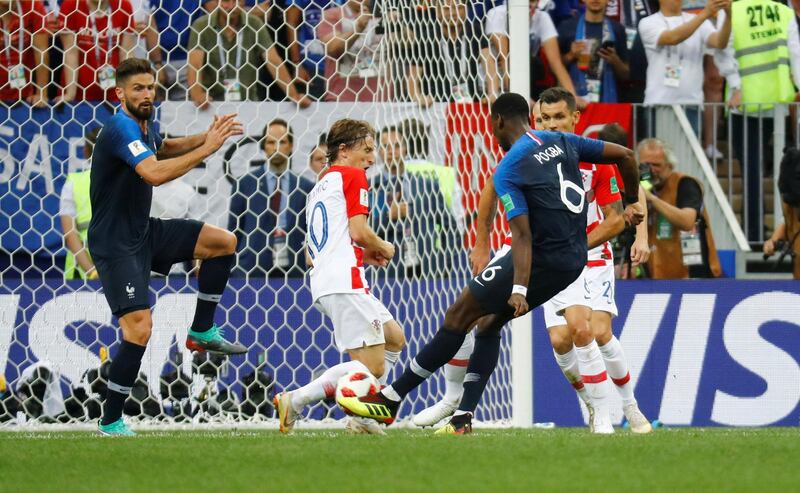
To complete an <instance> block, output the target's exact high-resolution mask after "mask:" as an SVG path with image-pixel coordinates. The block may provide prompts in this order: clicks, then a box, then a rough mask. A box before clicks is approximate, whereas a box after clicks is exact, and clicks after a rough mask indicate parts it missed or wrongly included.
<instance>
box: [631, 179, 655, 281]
mask: <svg viewBox="0 0 800 493" xmlns="http://www.w3.org/2000/svg"><path fill="white" fill-rule="evenodd" d="M639 204H640V205H641V207H642V210H643V211H644V217H643V218H642V222H640V223H639V224H637V225H636V239H635V240H634V241H633V245H631V261H632V262H633V263H634V264H635V265H638V264H643V263H645V262H647V261H648V260H649V259H650V243H649V241H648V237H647V195H646V194H645V193H644V188H641V187H640V188H639Z"/></svg>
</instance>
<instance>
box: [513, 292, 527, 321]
mask: <svg viewBox="0 0 800 493" xmlns="http://www.w3.org/2000/svg"><path fill="white" fill-rule="evenodd" d="M508 304H509V306H511V308H513V309H514V317H521V316H522V315H525V314H526V313H528V310H529V308H528V300H526V299H525V297H524V296H522V295H521V294H519V293H511V297H510V298H508Z"/></svg>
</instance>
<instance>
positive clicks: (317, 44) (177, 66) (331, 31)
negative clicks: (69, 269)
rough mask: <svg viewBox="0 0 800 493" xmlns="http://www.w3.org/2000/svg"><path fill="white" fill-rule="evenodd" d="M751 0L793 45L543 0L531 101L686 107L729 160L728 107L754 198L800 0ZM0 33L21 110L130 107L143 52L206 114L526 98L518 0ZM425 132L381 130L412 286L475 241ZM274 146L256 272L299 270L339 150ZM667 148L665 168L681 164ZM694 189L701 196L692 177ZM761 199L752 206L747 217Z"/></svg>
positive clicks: (184, 4)
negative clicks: (294, 162) (454, 247)
mask: <svg viewBox="0 0 800 493" xmlns="http://www.w3.org/2000/svg"><path fill="white" fill-rule="evenodd" d="M752 1H754V2H757V3H759V4H760V5H762V7H763V8H764V9H765V10H764V12H768V13H767V14H766V17H765V18H764V19H766V20H765V21H764V22H766V23H769V22H773V23H775V22H777V19H783V21H781V22H785V23H786V26H785V27H786V29H785V30H783V31H781V32H783V33H784V34H785V35H784V36H783V37H781V38H780V39H778V40H777V41H774V42H773V41H770V42H769V43H768V44H767V45H764V46H761V45H758V46H749V45H747V42H748V41H747V40H746V39H745V36H741V35H740V36H738V37H737V35H736V33H734V34H732V31H734V28H735V26H736V25H737V24H736V23H737V22H743V21H742V19H743V18H744V17H743V14H742V12H739V13H738V15H739V17H738V18H739V21H737V11H736V6H735V5H732V2H731V0H707V1H706V2H690V3H691V5H689V4H687V3H686V2H681V0H660V2H658V1H655V0H653V1H647V0H645V1H638V0H637V1H634V0H585V1H584V2H578V1H577V0H531V1H530V2H529V10H528V13H529V15H530V36H529V46H530V66H531V96H532V97H533V98H536V97H537V95H538V94H539V93H540V92H541V91H542V90H543V89H545V88H547V87H551V86H553V85H561V86H563V87H564V88H566V89H567V90H569V91H570V92H572V93H573V94H575V95H576V97H577V100H578V102H579V106H580V107H584V106H585V105H587V104H589V103H594V102H603V103H614V102H642V103H644V104H645V105H656V104H674V103H680V104H684V105H686V108H687V116H688V117H689V121H690V123H691V124H692V126H693V127H694V129H695V131H696V132H697V133H698V135H702V139H703V145H704V147H705V150H706V153H707V155H708V157H709V158H712V159H717V158H720V157H722V153H721V152H720V150H719V149H717V147H716V142H715V141H714V139H713V138H712V135H714V131H712V130H711V129H709V128H708V127H709V126H710V125H713V124H714V122H715V121H716V119H714V118H711V115H712V111H709V110H708V109H707V108H706V109H705V111H704V103H708V102H722V101H726V102H727V103H728V104H729V105H730V107H731V109H732V112H733V113H734V118H738V120H735V121H738V122H739V123H738V124H737V125H734V128H733V129H732V137H733V139H732V140H733V141H734V144H733V147H734V150H735V152H736V154H737V155H738V157H740V159H741V160H742V161H743V164H744V168H745V172H746V174H747V175H748V177H749V180H748V183H749V185H748V187H750V188H753V189H752V190H747V192H748V194H750V196H760V195H761V190H760V187H761V180H760V179H758V178H760V177H761V176H762V173H763V172H764V170H763V169H762V167H763V164H764V160H762V159H760V156H759V149H758V148H757V145H758V143H763V142H766V141H767V140H768V139H765V138H760V139H755V138H751V139H749V140H748V139H744V138H739V137H740V136H741V134H742V132H743V131H744V130H746V129H747V130H749V132H750V134H751V135H752V134H758V133H764V132H767V133H769V132H771V128H772V127H771V123H770V122H769V121H768V119H767V123H766V124H765V123H764V121H765V118H764V117H765V116H769V115H765V114H758V112H759V110H761V109H765V108H764V107H763V106H757V105H753V103H754V102H771V101H759V100H758V99H757V98H758V97H764V98H766V99H768V100H769V99H770V98H773V100H774V102H785V101H789V100H791V99H796V98H795V94H796V93H797V91H796V86H798V85H800V36H799V35H798V28H797V22H796V20H795V17H794V15H787V12H791V13H793V14H794V13H800V0H789V6H788V7H787V6H785V5H783V4H779V3H778V2H775V1H774V0H752ZM792 2H794V3H792ZM792 8H794V9H795V10H794V11H792V10H791V9H792ZM761 20H763V19H761ZM761 20H759V22H761ZM0 21H1V22H2V27H3V39H2V46H0V100H2V103H3V104H7V105H11V104H16V103H18V102H20V101H25V102H27V103H28V104H30V105H32V106H34V107H46V106H48V105H59V104H61V103H67V102H73V101H81V100H88V101H109V102H112V103H113V102H115V97H116V96H115V94H114V91H113V90H112V88H113V84H114V68H115V67H116V65H117V64H118V63H119V62H120V61H121V60H123V59H124V58H126V57H129V56H134V55H135V56H140V57H147V58H148V59H149V60H150V61H151V63H152V64H153V66H154V67H155V68H156V69H157V73H158V82H159V97H160V98H162V99H167V100H177V101H180V100H184V101H185V100H188V101H191V102H192V103H194V104H195V105H196V106H197V107H198V108H199V109H200V110H203V109H205V108H206V107H207V106H208V104H209V103H210V102H213V101H264V100H273V101H283V100H289V101H293V102H295V103H296V104H297V105H298V106H299V107H301V108H305V107H308V106H310V105H313V104H314V102H316V101H340V102H346V101H359V102H371V101H409V102H414V103H416V104H417V105H419V106H420V107H422V108H426V107H429V106H430V105H432V104H433V103H435V102H472V101H483V102H491V101H493V100H494V98H496V97H497V95H498V94H500V93H502V92H503V91H507V90H509V80H510V77H509V43H510V40H509V35H508V31H509V29H508V11H507V6H506V5H505V1H504V0H476V1H470V2H468V1H465V0H412V1H407V0H268V1H262V2H257V1H254V0H208V1H204V0H188V1H185V0H180V1H178V0H160V1H157V0H0ZM749 22H751V23H752V22H755V21H754V20H752V19H751V20H750V21H749ZM770 25H771V24H770ZM751 27H753V26H751ZM737 32H739V33H741V32H743V31H742V30H741V29H740V30H739V31H737ZM770 32H771V31H770ZM776 32H777V31H776ZM768 50H776V51H775V52H776V53H779V54H781V57H780V58H779V59H778V60H779V61H778V62H777V65H778V67H777V68H774V70H775V71H774V72H768V73H760V72H759V70H760V69H761V68H762V67H763V66H764V64H763V63H761V64H759V62H760V61H761V62H763V58H758V57H759V56H761V55H760V54H761V53H763V52H765V51H768ZM780 50H784V51H780ZM783 54H785V55H786V56H783ZM748 56H749V57H750V58H748ZM781 70H783V72H781ZM759 77H760V78H759ZM764 77H766V78H769V79H777V80H778V82H777V84H778V85H777V86H775V90H774V91H762V92H761V93H759V92H758V91H757V90H756V89H754V87H756V86H758V85H760V84H763V83H764V81H765V79H764ZM786 81H788V82H786ZM767 109H768V108H767ZM753 113H756V114H757V116H758V118H757V119H754V118H752V116H750V115H751V114H753ZM415 125H421V124H420V123H419V122H416V123H415V122H414V121H413V120H407V121H405V122H403V124H401V125H398V126H393V127H387V128H385V129H383V130H382V131H381V132H380V135H379V143H380V147H379V151H380V159H379V162H380V165H381V166H379V167H376V171H375V173H374V176H372V177H371V179H372V180H373V186H374V188H375V189H376V190H379V193H378V194H377V195H375V196H374V197H372V199H371V200H372V207H373V212H374V214H373V216H374V219H375V221H377V223H376V225H375V227H376V229H378V230H380V231H381V233H382V234H385V235H387V236H388V237H394V238H396V239H397V243H398V244H399V245H400V248H401V255H400V259H401V262H399V263H398V264H397V265H396V266H395V267H394V268H395V269H397V272H395V273H394V274H397V275H402V274H408V275H413V274H415V273H419V272H425V271H427V270H429V266H426V265H424V264H423V263H422V260H420V259H415V251H425V252H426V256H425V258H433V257H435V254H434V255H428V253H429V252H437V251H441V250H443V249H447V248H448V246H447V245H448V242H454V244H455V243H457V242H458V239H456V238H458V236H459V235H460V234H461V233H463V232H464V230H465V226H464V221H465V217H466V216H465V214H464V211H463V208H462V206H461V204H462V200H461V196H460V187H459V186H458V180H457V179H455V176H454V175H453V176H451V175H449V174H448V173H450V172H452V169H448V168H446V167H443V166H439V164H441V163H428V162H427V161H425V160H426V159H427V158H428V156H429V153H428V152H427V150H424V151H419V149H415V147H418V146H419V144H420V140H425V139H419V138H417V137H416V136H418V135H421V134H424V133H425V132H426V130H425V129H423V130H422V131H421V132H420V131H419V129H417V128H415ZM762 137H763V136H762ZM260 145H261V148H262V149H263V151H264V159H263V161H258V160H257V161H254V162H252V163H251V165H252V169H251V170H250V172H248V173H246V174H245V175H244V176H242V177H240V178H239V179H238V180H236V183H234V184H233V191H232V194H231V201H230V211H229V222H228V226H229V227H230V229H231V230H233V231H236V233H237V235H239V237H240V238H239V245H240V257H241V261H240V266H239V268H240V270H241V271H242V272H243V273H244V272H251V273H252V272H260V273H262V274H266V275H268V274H269V273H271V272H277V273H279V274H281V275H284V274H285V275H290V276H293V275H300V274H301V272H302V270H303V266H304V262H303V257H302V236H303V234H304V231H305V224H304V222H305V218H304V217H303V214H302V210H303V205H304V197H305V194H306V193H307V192H308V191H309V190H310V189H311V187H312V186H313V183H314V181H315V180H316V178H317V176H318V174H319V173H320V171H321V170H322V169H323V168H324V166H325V153H326V149H325V148H324V139H322V140H321V141H320V143H319V145H318V146H317V147H315V148H314V150H313V151H312V152H311V153H310V155H309V162H308V163H307V166H297V167H295V168H292V167H291V159H292V153H293V149H294V134H293V132H292V129H291V126H290V122H286V121H283V120H279V119H276V120H273V121H271V122H270V123H269V124H268V125H267V126H266V127H265V129H264V132H263V135H262V136H261V141H260ZM423 145H424V147H427V143H425V144H423ZM745 146H747V148H745ZM657 147H658V146H657V145H656V144H654V143H653V142H651V143H650V144H648V145H647V146H645V147H644V148H642V149H641V152H643V153H644V154H645V155H646V156H647V155H649V154H648V153H651V151H652V152H656V153H657V152H658V149H657ZM662 154H664V156H663V157H664V159H662V160H665V159H666V158H667V157H668V156H667V155H668V153H662ZM756 156H759V158H756ZM650 157H652V155H650ZM667 161H668V160H667ZM751 161H752V162H751ZM304 164H306V163H304ZM653 164H654V165H656V166H654V175H656V176H658V173H657V172H656V170H658V169H659V168H658V166H657V164H658V163H656V162H655V161H654V162H653ZM668 164H670V163H668V162H665V164H664V166H665V167H668V166H667V165H668ZM292 169H296V170H298V169H303V170H304V171H303V172H295V171H292ZM767 171H768V172H769V170H767ZM664 178H665V179H666V176H665V177H664ZM79 179H80V176H77V175H76V176H73V177H70V179H68V180H67V181H68V190H72V189H73V188H75V187H76V186H77V187H80V186H81V185H80V183H79V181H78V180H79ZM687 183H688V185H687ZM678 188H679V189H680V191H683V192H686V190H688V189H689V188H692V187H691V182H688V181H682V185H681V187H678ZM687 193H688V192H687ZM657 195H658V194H655V193H654V194H652V197H653V198H654V200H652V203H653V204H654V206H655V204H659V202H658V200H657V198H658V197H657ZM681 195H682V196H685V195H686V194H681ZM688 195H689V196H690V198H689V199H685V200H684V199H680V200H678V202H679V204H678V206H677V207H678V208H679V209H685V210H687V209H694V210H695V214H694V216H693V217H695V218H697V217H699V216H700V215H702V214H701V211H700V210H699V209H697V207H696V205H697V204H696V202H697V201H696V200H693V199H692V197H694V198H696V197H695V195H697V194H692V193H689V194H688ZM412 197H413V200H411V198H412ZM684 198H685V197H684ZM690 199H692V200H690ZM73 200H74V197H73ZM754 202H755V201H753V200H748V201H747V203H748V207H751V208H753V207H755V206H754V205H753V203H754ZM681 204H683V205H684V206H685V207H681ZM687 204H688V205H687ZM73 205H74V204H73ZM171 205H174V204H170V203H169V202H167V203H166V206H167V207H169V206H171ZM184 209H185V207H184ZM443 210H444V211H448V214H447V215H442V216H441V217H438V216H437V218H436V220H431V218H430V217H426V219H425V221H421V218H420V217H419V216H418V215H417V213H416V211H426V214H427V215H428V216H430V215H431V214H433V212H431V211H443ZM665 210H667V209H665ZM63 212H65V214H62V220H63V221H66V222H64V225H65V230H67V229H69V230H70V231H73V233H74V234H73V235H70V238H69V241H68V243H69V244H70V245H72V246H71V247H70V248H69V250H70V251H71V252H72V253H73V254H74V256H75V258H74V259H73V262H74V265H73V267H74V268H75V269H76V270H75V271H74V273H73V275H75V276H78V277H84V276H91V269H92V266H91V258H90V257H88V256H87V255H83V254H82V252H81V241H80V240H81V238H80V227H79V226H80V222H81V221H80V218H79V216H80V212H79V211H78V210H77V209H76V208H75V207H67V208H66V209H64V210H63ZM164 213H165V214H166V213H167V212H166V211H165V212H164ZM686 214H687V217H688V215H689V213H688V212H687V213H686ZM749 214H750V215H753V214H754V211H753V210H751V211H749ZM667 216H669V214H667ZM423 222H425V224H423ZM753 224H756V223H755V222H751V223H750V225H751V226H753ZM68 226H69V228H68ZM758 227H760V226H758V225H757V224H756V228H758ZM70 228H71V229H70ZM443 232H444V233H443ZM750 233H751V236H755V235H757V234H758V231H755V230H754V231H750ZM411 238H413V240H412V239H411ZM73 247H74V248H73ZM416 260H420V261H419V262H417V261H416ZM425 261H427V260H425ZM439 261H443V260H441V259H440V260H436V262H439ZM276 269H277V270H276ZM437 269H438V267H437ZM443 271H446V269H444V268H443V269H441V270H440V272H443Z"/></svg>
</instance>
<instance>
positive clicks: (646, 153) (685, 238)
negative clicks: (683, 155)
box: [636, 139, 722, 279]
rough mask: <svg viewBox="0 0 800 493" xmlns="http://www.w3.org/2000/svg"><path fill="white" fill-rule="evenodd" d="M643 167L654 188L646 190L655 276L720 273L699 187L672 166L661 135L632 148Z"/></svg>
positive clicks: (660, 277)
mask: <svg viewBox="0 0 800 493" xmlns="http://www.w3.org/2000/svg"><path fill="white" fill-rule="evenodd" d="M636 151H637V156H638V158H639V163H640V165H641V166H642V168H645V166H646V167H647V168H649V169H650V172H651V181H652V188H651V189H649V190H648V189H647V187H643V188H645V195H646V196H647V203H648V209H649V211H650V214H649V218H648V233H649V239H650V246H651V248H650V250H651V255H650V261H649V263H648V267H649V269H650V275H651V277H652V278H653V279H686V278H690V277H693V278H697V277H704V278H707V277H720V275H721V273H722V269H721V268H720V264H719V258H718V257H717V250H716V247H715V245H714V238H713V236H712V234H711V227H710V225H709V222H708V215H707V214H706V211H705V208H704V206H703V189H702V187H701V186H700V183H699V182H698V181H697V180H696V179H695V178H692V177H690V176H687V175H684V174H682V173H679V172H677V171H675V170H674V167H675V165H676V164H677V160H676V158H675V154H673V152H672V151H671V150H670V149H669V148H668V147H667V145H666V143H664V142H663V141H662V140H660V139H645V140H643V141H641V142H640V143H639V145H638V146H637V148H636Z"/></svg>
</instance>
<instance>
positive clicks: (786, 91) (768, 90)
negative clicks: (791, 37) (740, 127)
mask: <svg viewBox="0 0 800 493" xmlns="http://www.w3.org/2000/svg"><path fill="white" fill-rule="evenodd" d="M792 17H794V11H793V10H792V9H791V8H789V7H787V6H785V5H783V4H780V3H778V2H773V1H772V0H738V1H735V2H734V3H733V6H732V12H731V22H732V24H731V25H732V32H731V36H733V49H734V50H735V56H736V60H737V61H738V62H739V75H740V76H741V78H742V102H743V103H744V105H745V110H746V111H748V112H752V111H759V110H769V109H771V108H772V106H773V105H772V104H763V105H758V104H753V103H787V102H790V101H792V100H794V95H795V90H794V85H793V84H792V75H791V68H790V66H789V45H788V42H787V39H788V34H789V22H790V21H791V19H792Z"/></svg>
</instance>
